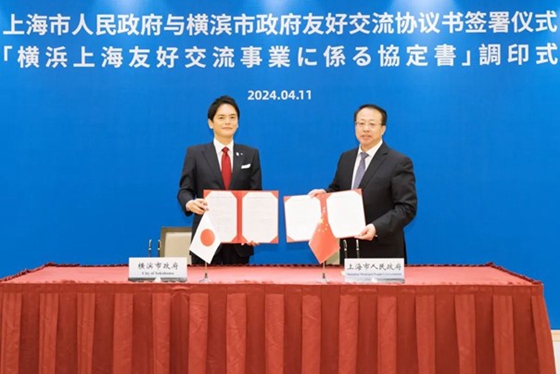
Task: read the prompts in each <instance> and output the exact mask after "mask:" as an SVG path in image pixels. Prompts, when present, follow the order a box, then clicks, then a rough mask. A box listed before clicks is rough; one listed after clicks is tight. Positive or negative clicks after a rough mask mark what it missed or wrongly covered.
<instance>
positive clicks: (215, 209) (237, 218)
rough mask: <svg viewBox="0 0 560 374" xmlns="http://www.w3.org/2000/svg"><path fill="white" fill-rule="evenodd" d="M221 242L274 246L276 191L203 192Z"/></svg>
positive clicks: (276, 224) (275, 236)
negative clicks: (268, 244)
mask: <svg viewBox="0 0 560 374" xmlns="http://www.w3.org/2000/svg"><path fill="white" fill-rule="evenodd" d="M204 198H205V199H206V201H207V202H208V211H207V212H206V213H205V214H208V215H209V216H210V219H211V220H212V224H213V225H214V227H215V228H216V231H217V233H218V236H219V237H220V240H221V242H222V243H248V242H256V243H278V191H221V190H205V191H204Z"/></svg>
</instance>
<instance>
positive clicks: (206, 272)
mask: <svg viewBox="0 0 560 374" xmlns="http://www.w3.org/2000/svg"><path fill="white" fill-rule="evenodd" d="M209 282H210V278H208V262H206V261H204V278H202V279H201V280H200V283H209Z"/></svg>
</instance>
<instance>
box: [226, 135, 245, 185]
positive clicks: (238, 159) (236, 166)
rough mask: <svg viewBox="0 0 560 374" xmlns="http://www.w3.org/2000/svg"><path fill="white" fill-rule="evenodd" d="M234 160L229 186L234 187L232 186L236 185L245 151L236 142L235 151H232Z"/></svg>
mask: <svg viewBox="0 0 560 374" xmlns="http://www.w3.org/2000/svg"><path fill="white" fill-rule="evenodd" d="M231 156H232V159H231V160H232V162H233V170H232V173H231V183H230V186H229V188H230V189H233V187H232V186H235V182H236V181H237V178H238V176H239V171H240V170H241V165H243V158H244V157H243V152H242V151H240V150H239V148H238V147H237V145H235V143H234V144H233V152H232V153H231Z"/></svg>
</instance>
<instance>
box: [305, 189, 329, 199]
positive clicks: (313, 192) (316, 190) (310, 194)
mask: <svg viewBox="0 0 560 374" xmlns="http://www.w3.org/2000/svg"><path fill="white" fill-rule="evenodd" d="M323 193H327V191H325V190H323V189H315V190H311V191H309V193H308V194H307V195H308V196H311V197H315V196H317V195H320V194H323Z"/></svg>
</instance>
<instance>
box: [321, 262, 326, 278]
mask: <svg viewBox="0 0 560 374" xmlns="http://www.w3.org/2000/svg"><path fill="white" fill-rule="evenodd" d="M325 263H326V261H323V276H322V277H321V283H327V274H325V267H326V265H325Z"/></svg>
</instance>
